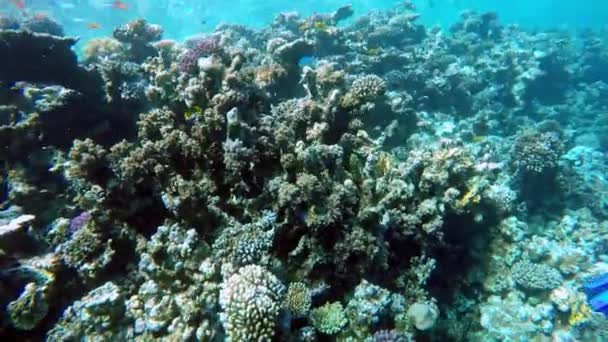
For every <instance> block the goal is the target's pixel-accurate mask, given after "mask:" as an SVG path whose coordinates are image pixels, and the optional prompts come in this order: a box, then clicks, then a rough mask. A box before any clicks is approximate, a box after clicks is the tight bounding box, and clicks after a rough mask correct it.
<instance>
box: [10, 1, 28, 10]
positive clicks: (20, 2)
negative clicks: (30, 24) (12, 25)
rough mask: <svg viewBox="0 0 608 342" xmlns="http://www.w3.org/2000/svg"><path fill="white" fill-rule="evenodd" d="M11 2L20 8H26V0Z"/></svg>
mask: <svg viewBox="0 0 608 342" xmlns="http://www.w3.org/2000/svg"><path fill="white" fill-rule="evenodd" d="M10 2H12V3H13V4H15V6H16V7H17V8H18V9H24V8H25V1H23V0H10Z"/></svg>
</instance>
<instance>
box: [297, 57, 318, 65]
mask: <svg viewBox="0 0 608 342" xmlns="http://www.w3.org/2000/svg"><path fill="white" fill-rule="evenodd" d="M313 64H315V57H313V56H302V58H300V60H299V61H298V65H299V66H301V67H303V66H312V65H313Z"/></svg>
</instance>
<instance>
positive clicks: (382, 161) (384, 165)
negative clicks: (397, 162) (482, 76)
mask: <svg viewBox="0 0 608 342" xmlns="http://www.w3.org/2000/svg"><path fill="white" fill-rule="evenodd" d="M391 166H392V160H391V156H390V155H389V154H388V153H384V152H382V153H381V154H380V157H378V162H377V163H376V169H377V171H378V172H379V173H380V174H381V175H383V176H384V175H386V174H387V173H388V172H389V171H390V169H391Z"/></svg>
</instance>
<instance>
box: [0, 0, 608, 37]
mask: <svg viewBox="0 0 608 342" xmlns="http://www.w3.org/2000/svg"><path fill="white" fill-rule="evenodd" d="M23 2H24V4H25V7H24V9H25V10H26V11H27V12H28V13H45V14H50V15H51V16H52V17H53V18H55V19H57V20H59V21H60V22H61V23H62V24H63V25H64V27H65V29H66V33H67V34H69V35H75V36H79V37H81V38H84V39H86V38H89V37H95V36H106V35H109V34H110V33H111V31H112V28H113V27H115V26H117V25H119V24H123V23H125V22H127V21H128V20H130V19H134V18H141V17H143V18H146V19H147V20H148V21H149V22H152V23H156V24H160V25H162V26H163V28H164V29H165V35H164V37H165V38H170V39H183V38H185V37H187V36H190V35H193V34H197V33H200V32H208V31H211V30H213V28H214V27H215V26H216V25H217V24H219V23H222V22H230V23H238V24H243V25H248V26H254V27H260V26H262V25H266V24H268V23H270V22H271V21H272V19H273V18H274V16H275V15H276V14H278V13H281V12H291V11H297V12H299V13H300V14H302V15H310V14H312V13H315V12H331V11H333V10H335V9H336V8H337V7H339V6H340V5H342V4H345V3H351V4H352V6H353V9H354V10H355V15H363V14H365V13H367V12H368V11H372V10H381V9H390V8H393V7H395V6H396V5H398V4H400V3H401V2H400V1H394V0H376V1H372V0H354V1H350V2H341V1H333V0H299V1H285V0H269V1H258V0H233V1H225V0H199V1H194V0H155V1H151V0H125V1H123V3H124V4H125V5H126V6H127V7H128V8H127V9H125V10H121V9H117V8H115V7H114V6H113V1H111V0H23ZM412 3H413V4H414V5H415V6H416V9H417V12H419V13H420V14H421V15H422V16H421V19H420V21H421V22H422V23H424V24H427V25H440V26H443V27H447V26H449V25H450V24H451V23H452V22H454V21H456V20H457V19H458V17H459V13H461V12H462V11H463V10H466V9H471V10H475V11H479V12H484V11H495V12H497V13H499V16H500V18H501V20H502V22H504V23H509V24H517V25H520V26H522V27H526V28H532V29H543V28H560V29H564V28H565V29H582V28H593V29H598V30H600V29H604V28H605V27H606V23H607V20H606V19H607V18H608V4H607V3H606V1H603V0H583V1H566V0H536V1H530V0H513V1H504V0H413V1H412ZM0 11H3V12H9V13H13V15H16V16H19V15H22V14H21V13H20V12H19V11H18V10H16V6H15V4H14V3H13V2H12V1H11V0H2V6H1V7H0ZM90 23H96V24H99V25H100V26H101V27H100V28H98V29H90V28H89V27H88V26H89V24H90Z"/></svg>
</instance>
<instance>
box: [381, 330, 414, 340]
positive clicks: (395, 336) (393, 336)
mask: <svg viewBox="0 0 608 342" xmlns="http://www.w3.org/2000/svg"><path fill="white" fill-rule="evenodd" d="M407 341H411V340H410V339H409V338H407V337H405V336H404V335H402V334H400V333H399V332H397V331H395V330H380V331H377V332H376V333H375V334H374V338H373V342H407Z"/></svg>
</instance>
